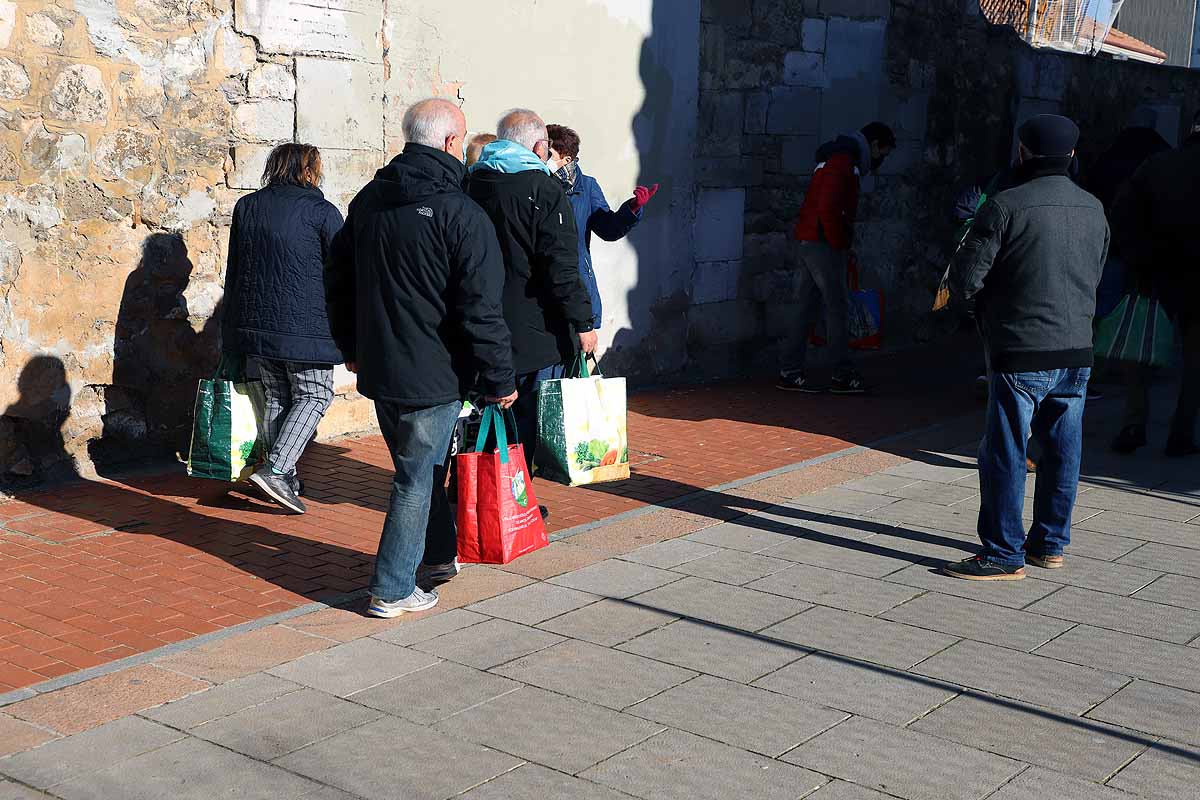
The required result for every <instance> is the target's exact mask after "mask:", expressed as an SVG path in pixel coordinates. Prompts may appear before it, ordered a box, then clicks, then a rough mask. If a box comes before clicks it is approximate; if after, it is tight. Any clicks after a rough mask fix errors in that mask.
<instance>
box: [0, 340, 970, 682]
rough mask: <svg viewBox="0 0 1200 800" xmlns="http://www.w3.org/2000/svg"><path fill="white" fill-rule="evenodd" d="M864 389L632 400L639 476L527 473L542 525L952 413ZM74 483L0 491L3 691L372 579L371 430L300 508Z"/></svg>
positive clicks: (898, 372)
mask: <svg viewBox="0 0 1200 800" xmlns="http://www.w3.org/2000/svg"><path fill="white" fill-rule="evenodd" d="M880 364H881V366H879V367H878V368H877V370H876V371H883V372H887V373H890V374H891V376H892V377H893V378H896V380H895V381H894V382H892V383H890V384H889V385H890V386H891V387H892V388H891V389H889V390H885V391H881V392H880V393H878V394H876V395H874V396H872V397H865V398H832V397H824V396H793V395H784V394H780V393H776V392H774V391H772V390H771V388H770V386H769V384H766V383H744V382H743V383H722V384H715V385H709V386H705V387H698V388H688V389H679V390H674V391H656V392H647V393H642V394H636V395H633V396H632V397H631V398H630V414H629V434H630V441H631V445H632V453H631V454H632V460H633V461H634V470H633V471H634V477H633V478H632V479H631V480H629V481H628V482H625V483H621V484H609V485H606V486H603V487H596V488H592V489H568V488H565V487H562V486H557V485H551V484H548V483H545V482H539V484H538V490H539V494H540V499H541V501H542V502H543V503H545V504H547V505H549V506H550V507H551V509H552V510H553V517H552V519H551V521H552V526H551V529H552V530H561V529H564V528H568V527H573V526H576V525H580V524H583V523H587V522H592V521H596V520H601V519H605V518H607V517H611V516H613V515H615V514H619V513H621V512H624V511H629V510H632V509H636V508H639V507H642V506H644V505H647V504H651V505H652V504H656V503H662V502H664V501H668V500H671V499H673V498H678V497H680V496H682V495H685V494H688V493H690V492H692V491H695V490H697V489H702V488H707V487H711V486H715V485H718V484H722V483H726V482H729V481H732V480H736V479H739V478H744V477H748V476H750V475H754V474H757V473H760V472H764V471H766V470H770V469H774V468H777V467H782V466H786V465H789V464H794V463H796V462H800V461H804V460H806V459H810V458H813V457H816V456H819V455H823V454H827V453H832V452H836V451H838V450H841V449H843V448H845V447H847V446H849V445H853V444H863V443H868V442H871V441H875V440H877V439H880V438H882V437H884V436H887V435H889V434H895V433H900V432H904V431H908V430H912V429H914V428H917V427H921V426H924V425H928V424H931V423H933V422H937V421H940V420H942V419H944V418H946V417H948V416H951V415H954V414H957V413H959V412H961V411H962V410H964V409H963V406H964V401H963V396H964V393H963V392H962V391H953V392H948V391H946V389H945V384H943V385H941V386H938V385H930V384H928V383H918V382H917V381H915V380H901V379H899V378H900V376H905V375H911V374H915V372H914V370H916V369H917V368H919V367H923V365H924V361H923V359H922V357H921V356H919V355H913V356H904V357H899V358H897V357H889V359H888V360H887V361H885V362H880ZM180 473H181V470H179V471H176V472H173V473H171V474H165V475H158V476H147V477H130V478H122V479H120V480H117V481H91V482H80V483H76V484H69V485H66V486H62V487H59V488H56V489H54V490H51V491H43V492H39V493H31V494H26V495H22V496H20V497H18V498H16V499H14V500H12V501H9V502H5V503H0V691H8V690H10V689H14V688H19V687H25V686H30V685H32V684H36V683H39V682H41V681H44V680H47V679H50V678H55V677H58V676H61V675H65V674H68V673H71V672H74V671H76V670H79V669H84V668H87V667H93V666H96V665H99V664H104V663H106V662H110V661H114V660H116V659H120V658H123V657H125V656H130V655H134V654H136V653H142V652H146V651H148V650H152V649H154V648H156V647H160V646H162V645H164V644H168V643H171V642H177V641H180V640H183V639H188V638H190V637H193V636H197V635H199V634H204V633H208V632H211V631H217V630H220V629H223V628H227V627H230V626H233V625H237V624H239V623H243V622H246V621H249V620H253V619H256V618H260V617H264V616H268V615H270V614H273V613H277V612H280V611H285V610H288V609H291V608H295V607H297V606H300V605H304V604H306V603H308V602H311V601H312V600H314V599H329V598H330V597H331V596H335V595H338V594H342V593H346V592H351V591H353V590H356V589H359V588H361V587H363V586H364V585H365V584H366V581H367V578H368V577H369V572H370V566H371V560H372V556H373V554H374V551H375V547H376V545H377V543H378V534H379V529H380V525H381V521H382V511H383V508H384V506H385V503H386V500H387V496H388V489H389V485H390V472H389V456H388V454H387V451H386V449H385V447H384V444H383V442H382V440H381V439H380V438H379V437H368V438H362V439H356V440H346V441H342V442H339V443H334V444H317V445H314V446H312V447H310V449H309V453H308V454H306V456H305V459H304V461H303V463H302V465H301V473H302V475H303V477H304V478H305V481H306V483H307V486H308V494H309V498H308V499H309V509H310V511H309V513H308V514H307V515H305V516H303V517H296V516H289V515H285V514H283V513H282V512H280V511H278V510H277V509H275V508H274V507H272V506H270V505H267V504H266V503H263V502H260V501H259V500H258V499H256V498H254V497H252V496H250V495H249V494H244V493H243V492H241V491H240V490H236V489H235V490H233V491H229V488H228V486H226V485H224V484H216V483H212V482H206V481H200V480H192V479H189V478H187V477H186V476H185V475H182V474H180Z"/></svg>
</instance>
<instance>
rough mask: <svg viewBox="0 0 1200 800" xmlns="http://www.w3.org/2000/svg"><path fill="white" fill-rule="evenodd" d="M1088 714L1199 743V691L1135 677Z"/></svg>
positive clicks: (1134, 727)
mask: <svg viewBox="0 0 1200 800" xmlns="http://www.w3.org/2000/svg"><path fill="white" fill-rule="evenodd" d="M1088 716H1089V717H1091V718H1092V719H1098V720H1103V721H1104V722H1111V723H1113V724H1114V725H1123V726H1125V727H1126V728H1131V729H1133V730H1137V731H1145V732H1147V733H1153V734H1155V735H1157V736H1164V737H1166V738H1168V739H1172V740H1174V741H1177V742H1184V743H1186V744H1190V745H1196V746H1200V693H1196V692H1189V691H1186V690H1184V689H1176V688H1175V687H1174V686H1162V685H1160V684H1157V683H1150V682H1148V681H1143V680H1137V681H1134V682H1133V683H1131V684H1129V685H1128V686H1126V687H1125V688H1124V689H1122V690H1121V691H1119V692H1117V693H1116V694H1115V695H1114V696H1113V697H1111V698H1109V699H1108V700H1106V701H1104V702H1103V703H1101V704H1100V705H1099V706H1097V707H1096V708H1093V709H1092V710H1091V711H1089V712H1088Z"/></svg>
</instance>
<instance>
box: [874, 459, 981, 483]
mask: <svg viewBox="0 0 1200 800" xmlns="http://www.w3.org/2000/svg"><path fill="white" fill-rule="evenodd" d="M978 473H979V470H978V468H977V467H976V465H975V459H974V458H972V457H970V456H963V455H956V454H942V453H937V454H926V455H922V456H920V457H919V458H918V460H914V461H910V462H908V463H907V464H901V465H900V466H898V467H888V468H887V469H885V470H883V474H884V475H893V476H895V477H898V478H912V479H913V480H919V481H934V482H935V483H954V482H955V481H960V480H962V479H963V478H969V477H970V476H972V475H977V474H978Z"/></svg>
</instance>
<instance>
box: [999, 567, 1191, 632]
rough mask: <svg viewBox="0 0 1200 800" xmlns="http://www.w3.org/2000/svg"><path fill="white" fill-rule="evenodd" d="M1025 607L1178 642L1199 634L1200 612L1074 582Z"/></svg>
mask: <svg viewBox="0 0 1200 800" xmlns="http://www.w3.org/2000/svg"><path fill="white" fill-rule="evenodd" d="M1021 583H1024V581H1021ZM1026 610H1028V611H1032V612H1034V613H1035V614H1044V615H1045V616H1048V617H1057V618H1059V619H1068V620H1071V621H1073V622H1083V623H1086V624H1089V625H1096V626H1098V627H1102V628H1109V629H1110V630H1114V631H1122V632H1124V633H1132V634H1135V635H1138V636H1147V637H1149V638H1152V639H1162V640H1163V641H1165V642H1175V643H1177V644H1185V643H1187V642H1189V641H1191V640H1192V639H1193V638H1194V637H1195V636H1196V635H1197V634H1200V615H1198V614H1196V613H1194V612H1192V611H1188V610H1187V609H1182V608H1175V607H1173V606H1164V605H1162V604H1160V603H1151V602H1149V601H1148V600H1138V599H1136V598H1133V597H1121V596H1119V595H1115V594H1107V593H1105V592H1096V591H1093V590H1091V589H1080V588H1077V587H1074V586H1066V587H1064V588H1063V589H1062V590H1060V591H1058V592H1055V593H1054V594H1052V595H1050V596H1049V597H1047V598H1045V599H1043V600H1039V601H1037V602H1036V603H1033V604H1032V605H1030V606H1028V607H1027V609H1026Z"/></svg>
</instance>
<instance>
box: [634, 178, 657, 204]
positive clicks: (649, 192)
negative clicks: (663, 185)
mask: <svg viewBox="0 0 1200 800" xmlns="http://www.w3.org/2000/svg"><path fill="white" fill-rule="evenodd" d="M656 194H658V184H657V183H656V184H654V185H653V186H651V187H650V188H649V189H647V188H646V187H645V186H639V187H637V188H636V189H634V190H633V210H634V211H640V210H641V208H642V206H644V205H646V203H649V202H650V198H651V197H654V195H656Z"/></svg>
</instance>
